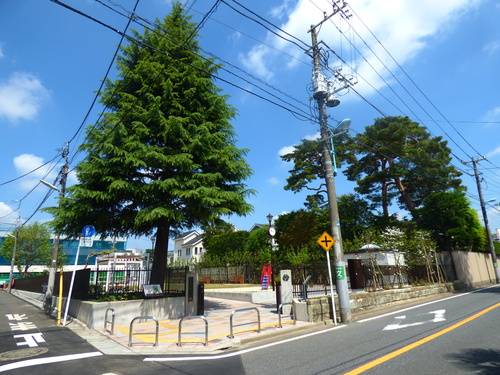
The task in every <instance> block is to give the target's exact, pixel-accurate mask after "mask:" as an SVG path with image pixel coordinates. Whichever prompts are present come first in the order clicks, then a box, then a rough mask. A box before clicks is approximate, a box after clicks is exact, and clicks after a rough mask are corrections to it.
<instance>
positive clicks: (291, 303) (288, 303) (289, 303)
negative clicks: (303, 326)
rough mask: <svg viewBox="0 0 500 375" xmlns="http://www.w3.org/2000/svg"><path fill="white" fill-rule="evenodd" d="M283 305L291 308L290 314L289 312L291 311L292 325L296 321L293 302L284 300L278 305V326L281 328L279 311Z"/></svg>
mask: <svg viewBox="0 0 500 375" xmlns="http://www.w3.org/2000/svg"><path fill="white" fill-rule="evenodd" d="M285 305H291V306H292V308H291V310H290V316H292V313H291V312H292V311H293V325H295V324H296V323H297V317H296V315H297V314H295V310H294V307H295V305H294V303H293V302H285V303H282V304H280V305H279V306H278V328H283V325H282V324H281V311H282V308H283V306H285Z"/></svg>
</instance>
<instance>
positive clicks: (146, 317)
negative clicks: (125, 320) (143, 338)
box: [128, 316, 159, 346]
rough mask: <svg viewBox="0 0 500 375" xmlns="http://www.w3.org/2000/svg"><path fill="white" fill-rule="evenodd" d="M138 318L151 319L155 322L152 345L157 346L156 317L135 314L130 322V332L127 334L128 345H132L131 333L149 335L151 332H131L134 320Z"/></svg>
mask: <svg viewBox="0 0 500 375" xmlns="http://www.w3.org/2000/svg"><path fill="white" fill-rule="evenodd" d="M138 319H151V320H154V321H155V322H156V332H155V343H154V344H153V346H158V332H159V323H158V319H156V318H155V317H154V316H136V317H135V318H134V319H132V321H131V322H130V333H129V335H128V346H132V335H151V334H152V332H137V333H134V332H133V326H134V322H135V321H136V320H138Z"/></svg>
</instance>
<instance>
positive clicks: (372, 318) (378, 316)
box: [356, 285, 498, 323]
mask: <svg viewBox="0 0 500 375" xmlns="http://www.w3.org/2000/svg"><path fill="white" fill-rule="evenodd" d="M495 287H498V285H492V286H489V287H487V288H481V289H477V290H473V291H471V292H467V293H460V294H457V295H454V296H450V297H446V298H442V299H437V300H435V301H430V302H426V303H422V304H420V305H416V306H411V307H407V308H406V309H401V310H398V311H393V312H390V313H387V314H382V315H377V316H372V317H371V318H366V319H361V320H358V321H357V322H356V323H364V322H369V321H370V320H375V319H379V318H385V317H386V316H391V315H395V314H400V313H402V312H405V311H408V310H413V309H418V308H419V307H422V306H427V305H432V304H434V303H438V302H442V301H446V300H449V299H453V298H458V297H464V296H466V295H469V294H472V293H477V292H479V291H481V290H485V289H489V288H495Z"/></svg>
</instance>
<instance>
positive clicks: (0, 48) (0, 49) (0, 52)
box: [0, 46, 5, 59]
mask: <svg viewBox="0 0 500 375" xmlns="http://www.w3.org/2000/svg"><path fill="white" fill-rule="evenodd" d="M4 56H5V55H4V54H3V51H2V46H0V59H1V58H3V57H4Z"/></svg>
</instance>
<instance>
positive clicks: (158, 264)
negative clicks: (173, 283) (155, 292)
mask: <svg viewBox="0 0 500 375" xmlns="http://www.w3.org/2000/svg"><path fill="white" fill-rule="evenodd" d="M169 234H170V223H169V222H164V223H161V224H160V225H158V229H157V232H156V243H155V248H154V255H153V266H152V268H151V279H150V281H149V282H150V283H151V284H160V285H161V287H162V288H163V286H164V284H165V275H166V273H167V259H168V237H169Z"/></svg>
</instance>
